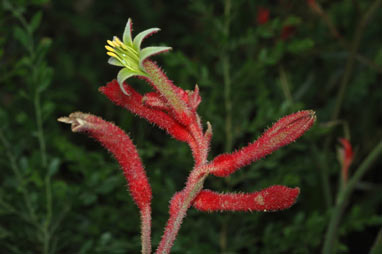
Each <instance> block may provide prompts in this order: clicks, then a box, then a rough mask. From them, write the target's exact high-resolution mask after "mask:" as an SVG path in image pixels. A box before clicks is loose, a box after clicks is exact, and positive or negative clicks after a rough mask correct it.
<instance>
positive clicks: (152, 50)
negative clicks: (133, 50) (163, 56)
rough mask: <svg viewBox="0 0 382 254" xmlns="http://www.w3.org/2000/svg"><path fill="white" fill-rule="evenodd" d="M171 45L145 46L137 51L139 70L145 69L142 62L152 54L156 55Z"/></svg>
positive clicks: (167, 49) (168, 48)
mask: <svg viewBox="0 0 382 254" xmlns="http://www.w3.org/2000/svg"><path fill="white" fill-rule="evenodd" d="M170 49H172V48H171V47H147V48H144V49H142V50H141V51H140V52H139V67H140V69H141V70H145V68H144V67H143V62H144V61H145V60H146V59H147V58H149V57H150V56H152V55H156V54H159V53H162V52H165V51H169V50H170Z"/></svg>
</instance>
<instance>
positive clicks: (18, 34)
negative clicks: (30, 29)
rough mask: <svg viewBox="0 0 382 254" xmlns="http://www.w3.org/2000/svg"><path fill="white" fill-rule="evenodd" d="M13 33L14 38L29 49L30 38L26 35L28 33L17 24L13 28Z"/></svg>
mask: <svg viewBox="0 0 382 254" xmlns="http://www.w3.org/2000/svg"><path fill="white" fill-rule="evenodd" d="M13 35H14V36H15V38H16V40H18V41H19V42H20V43H21V44H22V45H23V46H24V48H26V49H28V50H29V49H30V45H31V43H30V41H31V39H30V38H29V36H28V33H27V32H26V31H25V30H23V29H21V28H20V27H19V26H16V27H15V28H14V30H13Z"/></svg>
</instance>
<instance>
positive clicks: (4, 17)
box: [0, 0, 382, 254]
mask: <svg viewBox="0 0 382 254" xmlns="http://www.w3.org/2000/svg"><path fill="white" fill-rule="evenodd" d="M378 2H379V6H378V5H376V3H378ZM0 3H1V7H0V134H1V135H0V138H1V140H0V141H1V143H0V184H1V187H0V253H23V254H29V253H44V254H48V253H60V254H61V253H62V254H66V253H68V254H72V253H81V254H84V253H106V254H108V253H139V251H140V235H139V234H140V233H139V216H138V209H137V207H136V206H135V205H134V204H133V202H132V199H131V197H130V196H129V194H128V192H127V191H126V183H125V180H124V178H123V175H122V174H121V171H120V170H119V168H118V165H117V163H116V162H115V161H114V160H113V158H112V157H111V156H110V155H109V154H108V153H107V152H106V151H104V150H103V148H102V147H100V146H99V145H98V144H96V143H95V142H94V141H92V140H89V139H88V138H87V137H86V136H84V135H80V134H74V133H71V131H70V129H69V127H68V126H64V125H62V124H60V123H58V122H57V121H56V119H57V118H58V117H60V116H66V115H68V114H69V113H71V112H73V111H83V112H90V113H92V114H95V115H99V116H101V117H103V118H104V119H106V120H109V121H113V122H115V123H116V124H117V125H119V126H120V127H121V128H123V129H124V130H126V132H127V133H129V135H130V136H131V137H132V139H133V141H134V143H135V144H136V146H137V147H138V149H139V153H140V155H141V156H142V159H143V161H144V164H145V167H146V169H147V173H148V175H149V178H150V183H151V185H152V188H153V204H152V208H153V228H152V231H153V235H152V238H153V247H154V249H155V247H156V246H157V244H158V243H159V240H160V237H161V235H162V232H163V227H164V225H165V222H166V220H167V218H168V201H169V200H170V198H171V196H172V195H173V194H174V193H175V192H176V191H179V190H180V189H182V188H183V184H184V182H185V180H186V177H187V175H188V173H189V172H190V170H191V168H192V165H193V161H192V157H191V153H190V151H189V150H188V147H187V146H186V145H185V144H184V143H180V142H178V141H176V140H174V139H171V138H169V137H168V136H167V134H165V133H164V132H163V131H161V130H159V129H157V128H155V127H154V126H151V125H150V124H148V123H147V122H145V121H144V120H142V119H139V118H137V117H135V116H133V115H132V114H131V113H129V112H126V111H125V110H123V109H122V108H119V107H117V106H115V105H113V104H112V103H110V102H109V101H108V100H107V99H106V98H105V97H104V96H103V95H101V94H100V93H99V92H98V88H99V87H100V86H102V85H104V84H106V82H108V81H110V80H112V79H114V78H116V74H117V72H118V68H116V67H115V66H111V65H108V64H107V58H108V57H107V56H106V52H105V49H104V45H105V44H106V40H107V39H112V36H113V35H117V36H119V37H121V36H122V32H123V29H124V26H125V24H126V21H127V19H128V18H129V17H131V18H132V20H133V29H134V30H133V33H134V34H137V32H140V31H142V30H144V29H147V28H151V27H160V28H161V29H162V31H161V32H160V33H158V34H156V35H154V36H153V37H152V38H150V39H147V40H146V41H145V42H144V46H148V45H166V46H171V47H173V50H172V51H171V52H170V53H166V54H163V55H160V56H156V57H155V60H156V61H158V63H159V64H160V65H161V66H162V67H163V69H164V70H165V72H166V73H167V75H168V76H169V77H170V79H172V80H174V82H175V83H176V84H177V85H179V86H180V87H182V88H184V89H192V88H193V87H194V85H195V84H196V83H197V84H198V85H199V87H200V90H201V96H202V98H203V101H202V104H201V106H200V107H199V114H200V116H201V117H202V118H203V121H204V122H205V121H210V122H211V123H212V126H213V129H214V137H213V141H212V149H211V158H210V159H212V158H213V156H216V155H218V154H220V153H222V152H226V151H232V150H234V149H238V148H240V147H242V146H244V145H246V144H248V143H249V142H251V141H253V140H254V139H255V138H256V137H258V136H259V135H260V134H261V133H262V131H263V130H264V129H265V128H267V127H269V126H271V124H272V123H274V122H275V121H277V119H279V118H280V117H282V116H284V115H286V114H289V113H292V112H295V111H298V110H301V109H313V110H315V111H316V112H317V118H318V120H317V123H316V124H315V126H314V127H313V128H312V130H310V131H309V132H308V133H307V134H305V135H304V136H303V137H302V138H300V139H299V140H298V141H297V142H295V143H293V144H291V145H289V146H288V147H284V148H282V149H281V150H279V151H277V152H275V153H274V154H272V155H271V156H268V157H267V158H265V159H263V160H261V161H258V162H256V163H254V164H252V165H251V166H249V167H246V168H244V169H242V170H240V171H238V172H237V173H235V174H234V175H232V176H231V177H229V178H227V179H218V178H215V177H212V176H211V177H209V178H208V180H207V182H206V187H208V188H211V189H214V190H219V191H237V192H251V191H256V190H260V189H262V188H265V187H267V186H270V185H275V184H283V185H287V186H290V187H293V186H299V187H300V188H301V194H300V197H299V199H298V202H297V203H296V205H294V206H293V207H292V208H290V209H288V210H286V211H281V212H275V213H259V212H253V213H201V212H198V211H196V210H194V209H190V211H189V213H188V216H187V218H186V219H185V220H184V223H183V225H182V228H181V230H180V232H179V235H178V238H177V240H176V242H175V245H174V247H173V253H190V254H191V253H195V254H198V253H226V254H228V253H230V254H233V253H256V254H277V253H296V254H303V253H320V252H321V249H322V246H323V243H324V236H325V232H326V229H327V226H328V223H329V221H330V218H331V214H332V213H331V212H332V210H331V208H332V207H333V205H334V203H335V200H336V196H337V195H338V192H339V190H340V185H339V182H340V181H339V180H340V172H341V164H340V162H339V160H338V159H337V150H338V148H339V147H340V143H339V142H338V138H342V137H345V138H347V139H349V140H350V142H351V143H352V145H353V149H354V151H355V156H354V160H353V163H352V165H351V167H350V173H349V174H350V176H352V175H353V174H354V172H355V171H356V170H357V169H359V166H360V165H361V164H362V163H363V161H364V159H365V158H366V157H367V156H368V155H369V154H370V153H371V152H372V151H373V149H374V147H375V146H376V145H377V144H378V142H381V138H382V87H381V84H382V25H381V24H382V11H381V1H380V0H376V1H371V0H370V1H369V0H367V1H352V0H334V1H333V0H322V1H317V3H318V4H319V5H320V6H321V9H317V5H313V4H314V1H303V0H299V1H297V0H296V1H283V0H279V1H276V0H274V1H265V0H264V1H244V0H238V1H229V0H227V1H208V0H192V1H185V0H172V1H160V0H158V1H147V0H139V1H138V0H137V1H101V0H78V1H67V0H57V1H54V0H51V1H49V0H30V1H27V0H13V1H11V0H5V1H4V0H1V1H0ZM309 3H310V4H309ZM229 6H230V8H229ZM314 6H316V7H314ZM371 6H374V7H371ZM267 11H269V17H267V15H266V13H267ZM367 15H368V16H367ZM365 17H367V18H365ZM129 83H131V84H132V85H133V86H134V87H135V88H136V89H138V90H140V91H147V90H149V88H148V86H147V85H146V84H145V83H144V82H143V81H140V80H131V81H130V80H129ZM228 88H230V92H227V91H228V90H227V89H228ZM227 103H231V104H232V111H231V112H230V111H227V110H226V105H227ZM229 119H232V123H231V124H229ZM231 135H232V136H231ZM381 166H382V161H381V155H380V153H379V155H378V157H377V160H376V161H374V162H373V163H370V165H368V171H367V172H366V174H365V175H364V177H363V178H362V179H361V181H359V182H358V183H357V184H356V186H355V189H354V192H353V193H352V195H351V197H350V199H349V202H348V204H347V206H346V209H345V210H344V213H343V215H342V216H341V221H340V224H339V227H338V234H339V241H338V243H337V244H336V245H335V253H351V254H359V253H369V251H370V249H371V247H372V246H373V244H374V242H375V239H376V236H377V234H378V232H379V230H380V228H381V225H382V216H381V212H382V209H381V201H382V196H381V191H382V185H381V183H382V176H381V171H380V170H381Z"/></svg>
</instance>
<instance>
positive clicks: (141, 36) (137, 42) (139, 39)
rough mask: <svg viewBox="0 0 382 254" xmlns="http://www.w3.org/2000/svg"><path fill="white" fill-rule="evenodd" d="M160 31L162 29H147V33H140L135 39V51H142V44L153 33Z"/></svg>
mask: <svg viewBox="0 0 382 254" xmlns="http://www.w3.org/2000/svg"><path fill="white" fill-rule="evenodd" d="M158 31H160V28H150V29H147V30H145V31H142V32H140V33H139V34H137V35H136V36H135V38H134V41H133V47H134V49H135V50H137V51H138V50H140V49H141V43H142V41H143V40H144V39H145V38H146V37H147V36H148V35H150V34H152V33H156V32H158Z"/></svg>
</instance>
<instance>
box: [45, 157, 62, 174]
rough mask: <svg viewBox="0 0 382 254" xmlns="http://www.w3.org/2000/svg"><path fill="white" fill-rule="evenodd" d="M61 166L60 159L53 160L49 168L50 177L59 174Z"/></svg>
mask: <svg viewBox="0 0 382 254" xmlns="http://www.w3.org/2000/svg"><path fill="white" fill-rule="evenodd" d="M60 164H61V160H60V159H59V158H53V159H52V161H51V162H50V163H49V166H48V175H49V176H53V175H55V174H56V173H57V171H58V169H59V167H60Z"/></svg>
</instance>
